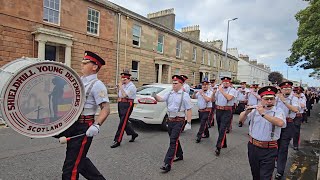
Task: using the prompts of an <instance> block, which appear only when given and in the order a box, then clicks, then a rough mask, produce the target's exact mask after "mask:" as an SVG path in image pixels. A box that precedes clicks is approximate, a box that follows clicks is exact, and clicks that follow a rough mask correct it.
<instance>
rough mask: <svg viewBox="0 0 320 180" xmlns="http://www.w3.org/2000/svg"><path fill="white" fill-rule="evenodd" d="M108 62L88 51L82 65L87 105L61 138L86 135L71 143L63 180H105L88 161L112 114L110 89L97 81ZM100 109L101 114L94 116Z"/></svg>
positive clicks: (64, 166)
mask: <svg viewBox="0 0 320 180" xmlns="http://www.w3.org/2000/svg"><path fill="white" fill-rule="evenodd" d="M102 65H105V61H104V60H103V59H102V58H101V57H99V56H98V55H96V54H95V53H93V52H90V51H85V56H84V58H83V61H82V66H81V68H82V73H83V76H82V77H81V80H82V83H83V84H84V87H85V90H86V101H85V104H84V109H83V112H82V113H81V116H80V117H79V119H78V121H76V122H75V123H74V124H73V125H72V126H71V127H70V128H68V129H67V130H66V131H64V132H63V133H62V134H61V136H66V137H71V136H75V135H79V134H82V133H86V136H80V137H77V138H74V139H71V140H69V141H68V142H67V151H66V159H65V161H64V164H63V169H62V171H63V174H62V179H66V180H70V179H79V173H80V174H81V175H82V176H84V177H85V178H86V179H105V178H104V177H103V176H102V174H101V173H100V172H99V171H98V169H97V168H96V167H95V166H94V165H93V163H92V162H91V161H90V159H89V158H88V157H87V152H88V150H89V148H90V145H91V142H92V139H93V136H96V135H97V134H98V133H99V131H100V126H101V125H102V123H103V122H104V121H105V120H106V119H107V117H108V115H109V113H110V106H109V98H108V92H107V88H106V86H105V85H104V84H103V83H102V82H101V81H100V80H98V79H97V73H98V71H99V70H100V68H101V66H102ZM98 106H100V108H101V111H100V113H99V116H98V117H97V118H96V119H95V118H94V116H95V114H96V111H97V109H98Z"/></svg>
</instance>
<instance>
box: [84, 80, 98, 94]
mask: <svg viewBox="0 0 320 180" xmlns="http://www.w3.org/2000/svg"><path fill="white" fill-rule="evenodd" d="M97 81H98V79H95V80H93V81H92V82H91V84H90V86H89V88H88V91H87V92H86V99H88V96H89V94H90V92H91V89H92V87H93V85H94V83H96V82H97Z"/></svg>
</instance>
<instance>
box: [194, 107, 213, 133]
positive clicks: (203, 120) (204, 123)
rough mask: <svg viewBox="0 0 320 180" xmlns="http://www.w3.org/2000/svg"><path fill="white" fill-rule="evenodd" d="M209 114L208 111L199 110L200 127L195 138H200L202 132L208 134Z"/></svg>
mask: <svg viewBox="0 0 320 180" xmlns="http://www.w3.org/2000/svg"><path fill="white" fill-rule="evenodd" d="M209 114H210V111H204V112H200V111H199V119H200V127H199V131H198V134H197V138H200V139H201V137H202V134H203V135H205V136H209V129H208V120H209Z"/></svg>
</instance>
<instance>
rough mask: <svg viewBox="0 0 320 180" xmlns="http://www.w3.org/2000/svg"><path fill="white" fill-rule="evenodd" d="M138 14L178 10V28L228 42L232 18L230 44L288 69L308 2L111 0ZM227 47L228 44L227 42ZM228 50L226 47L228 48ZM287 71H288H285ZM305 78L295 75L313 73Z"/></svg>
mask: <svg viewBox="0 0 320 180" xmlns="http://www.w3.org/2000/svg"><path fill="white" fill-rule="evenodd" d="M110 1H111V2H114V3H116V4H118V5H121V6H123V7H125V8H127V9H129V10H132V11H134V12H136V13H138V14H141V15H143V16H146V15H147V14H148V13H152V12H157V11H160V10H164V9H169V8H174V9H175V14H176V29H177V30H180V29H181V27H185V26H190V25H200V30H201V34H200V39H201V40H203V41H206V40H216V39H222V40H223V41H225V40H226V31H227V22H228V19H232V18H234V17H237V18H239V19H238V20H236V21H232V22H230V31H229V45H228V47H237V48H238V50H239V52H241V53H242V54H248V55H249V56H250V58H252V59H257V60H258V61H259V62H262V63H265V64H267V65H270V66H271V68H272V67H278V66H281V67H283V68H284V69H286V67H287V66H286V64H285V63H284V61H285V59H286V58H287V57H288V56H289V55H290V52H289V51H288V50H289V49H290V47H291V44H292V42H293V41H294V40H295V39H296V38H297V35H296V34H297V28H298V23H297V21H296V19H295V17H294V16H295V14H296V13H297V12H298V11H300V10H302V9H304V8H305V7H306V6H307V5H308V3H307V2H304V1H302V0H280V1H279V0H267V1H266V0H241V1H240V0H223V1H221V0H220V1H218V0H201V1H195V0H176V1H173V0H162V1H151V0H135V1H132V0H110ZM224 44H225V43H224ZM224 48H225V47H224ZM285 71H286V70H285ZM299 72H302V73H303V74H304V75H303V76H301V75H300V76H296V74H297V72H296V73H293V74H294V75H292V77H293V78H295V79H294V80H300V78H304V79H305V81H309V82H314V80H312V79H310V78H308V73H307V72H310V71H305V70H300V71H299Z"/></svg>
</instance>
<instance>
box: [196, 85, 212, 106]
mask: <svg viewBox="0 0 320 180" xmlns="http://www.w3.org/2000/svg"><path fill="white" fill-rule="evenodd" d="M212 94H213V92H212V91H211V90H207V91H206V92H204V95H205V96H207V97H210V98H211V97H212ZM195 97H196V98H197V99H198V107H199V109H205V108H209V107H210V108H211V107H212V101H209V102H207V101H206V100H205V99H204V98H203V97H202V96H201V95H200V92H197V94H196V95H195Z"/></svg>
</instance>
